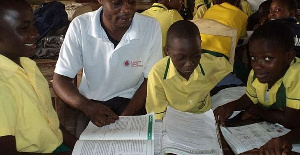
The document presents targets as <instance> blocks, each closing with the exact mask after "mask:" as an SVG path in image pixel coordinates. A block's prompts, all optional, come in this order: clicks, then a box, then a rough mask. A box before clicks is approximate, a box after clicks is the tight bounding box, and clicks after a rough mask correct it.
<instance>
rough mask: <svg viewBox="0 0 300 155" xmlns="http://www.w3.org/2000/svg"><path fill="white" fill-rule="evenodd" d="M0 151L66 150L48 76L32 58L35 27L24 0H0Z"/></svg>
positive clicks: (67, 140)
mask: <svg viewBox="0 0 300 155" xmlns="http://www.w3.org/2000/svg"><path fill="white" fill-rule="evenodd" d="M0 23H1V24H0V103H1V104H0V122H1V123H0V150H1V151H0V152H1V154H18V153H20V152H32V153H33V152H34V153H59V152H64V153H69V154H71V149H72V148H73V146H74V144H75V142H76V140H77V139H76V138H75V137H74V136H73V135H71V134H70V133H68V132H67V131H66V130H65V129H63V128H61V129H60V126H59V120H58V117H57V114H56V112H55V110H54V108H53V106H52V101H51V97H50V91H49V86H48V82H47V81H46V79H45V78H44V76H43V75H42V73H41V72H40V70H39V69H38V67H37V65H36V64H35V62H34V61H33V60H30V59H29V58H28V57H30V56H32V55H34V52H35V50H34V49H35V47H36V39H37V38H38V36H39V35H38V32H37V30H36V28H35V27H34V21H33V11H32V9H31V6H30V5H29V4H28V3H27V2H26V1H25V0H10V1H0Z"/></svg>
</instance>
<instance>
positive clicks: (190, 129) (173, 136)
mask: <svg viewBox="0 0 300 155" xmlns="http://www.w3.org/2000/svg"><path fill="white" fill-rule="evenodd" d="M163 126H164V129H163V140H162V143H163V145H162V149H163V151H162V152H163V153H176V154H221V152H222V150H221V147H220V144H219V139H218V137H217V128H216V122H215V118H214V114H213V112H212V110H209V111H207V112H205V113H202V114H192V113H187V112H180V111H177V110H175V109H174V108H171V107H168V108H167V112H166V115H165V116H164V119H163ZM173 148H175V149H173Z"/></svg>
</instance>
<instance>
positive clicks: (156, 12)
mask: <svg viewBox="0 0 300 155" xmlns="http://www.w3.org/2000/svg"><path fill="white" fill-rule="evenodd" d="M142 15H146V16H149V17H153V18H155V19H156V20H157V21H158V22H159V24H160V27H161V32H162V49H163V48H164V47H165V46H166V42H167V31H168V29H169V27H170V26H171V25H172V24H173V23H175V22H176V21H179V20H183V18H182V16H181V15H180V14H179V13H178V11H177V10H174V9H171V10H168V8H167V7H166V6H164V5H163V4H160V3H153V5H152V6H151V8H149V9H147V10H145V11H144V12H142ZM164 56H165V55H164Z"/></svg>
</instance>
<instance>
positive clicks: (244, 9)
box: [241, 0, 252, 17]
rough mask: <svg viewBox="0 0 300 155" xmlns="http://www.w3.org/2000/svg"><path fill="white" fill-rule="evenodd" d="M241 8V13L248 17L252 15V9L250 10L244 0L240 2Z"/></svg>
mask: <svg viewBox="0 0 300 155" xmlns="http://www.w3.org/2000/svg"><path fill="white" fill-rule="evenodd" d="M241 6H242V9H243V12H244V13H245V14H246V15H247V16H248V17H250V16H251V15H252V9H251V6H250V4H249V2H248V1H246V0H241Z"/></svg>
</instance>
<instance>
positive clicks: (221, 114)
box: [214, 104, 234, 125]
mask: <svg viewBox="0 0 300 155" xmlns="http://www.w3.org/2000/svg"><path fill="white" fill-rule="evenodd" d="M233 111H234V108H233V107H232V106H231V105H229V104H225V105H222V106H219V107H217V108H216V109H215V110H214V115H215V118H216V121H217V123H218V124H220V125H225V121H226V120H227V119H228V118H229V117H230V116H231V115H232V113H233Z"/></svg>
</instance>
